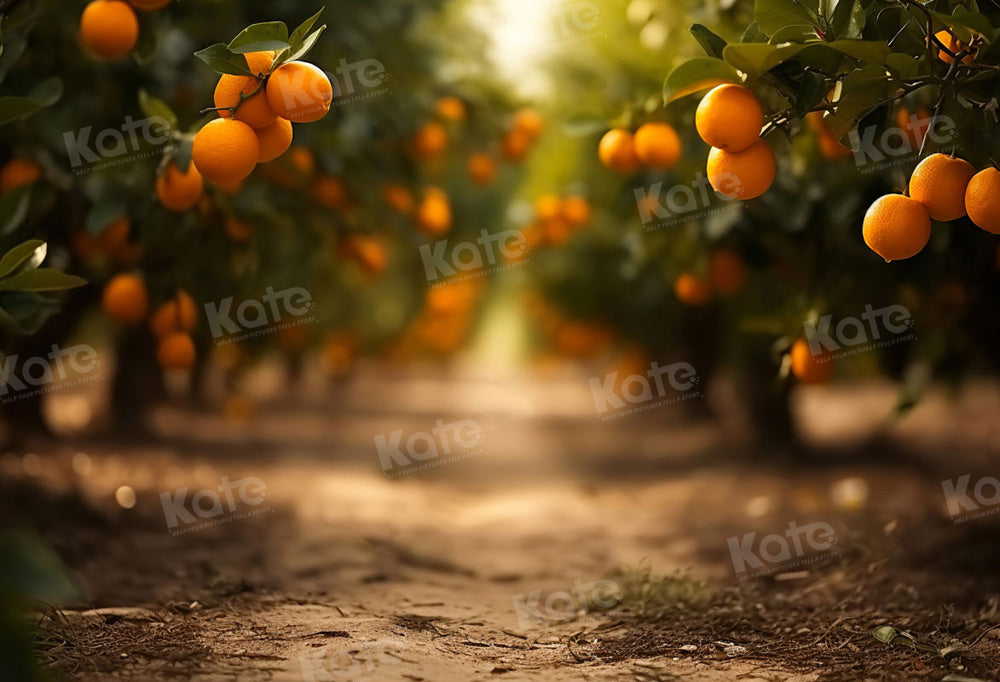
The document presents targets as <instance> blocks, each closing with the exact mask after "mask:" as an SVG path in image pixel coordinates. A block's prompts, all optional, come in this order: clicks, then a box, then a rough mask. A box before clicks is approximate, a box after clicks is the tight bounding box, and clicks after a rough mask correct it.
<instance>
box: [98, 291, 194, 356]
mask: <svg viewBox="0 0 1000 682" xmlns="http://www.w3.org/2000/svg"><path fill="white" fill-rule="evenodd" d="M101 307H102V308H103V309H104V314H105V315H107V316H108V319H110V320H111V321H112V322H114V323H115V324H119V325H123V326H131V325H136V324H139V323H140V322H142V321H143V320H144V319H146V315H147V313H148V312H149V292H148V291H147V290H146V283H145V282H144V281H143V279H142V278H141V277H139V276H138V275H134V274H131V273H121V274H118V275H115V276H114V277H112V278H111V280H110V281H109V282H108V284H107V285H106V286H105V287H104V292H103V293H102V295H101ZM197 323H198V310H197V307H196V305H195V302H194V299H192V298H191V296H190V295H189V294H188V293H187V292H185V291H183V290H178V291H177V292H176V293H175V294H174V295H173V296H172V297H171V298H170V299H169V300H167V301H166V302H165V303H163V305H161V306H160V307H159V308H157V309H156V311H155V312H154V313H153V315H152V317H151V318H150V321H149V325H150V329H151V330H152V332H153V334H154V335H155V336H156V337H157V339H158V340H159V341H158V345H157V349H156V359H157V362H159V364H160V366H161V367H163V368H164V369H187V368H189V367H191V365H193V364H194V360H195V355H196V352H195V346H194V341H193V340H192V339H191V332H192V331H193V330H194V328H195V327H196V326H197Z"/></svg>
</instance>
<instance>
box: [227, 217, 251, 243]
mask: <svg viewBox="0 0 1000 682" xmlns="http://www.w3.org/2000/svg"><path fill="white" fill-rule="evenodd" d="M223 229H224V230H225V231H226V235H228V236H229V238H230V239H232V240H233V241H234V242H245V241H249V240H250V237H251V235H253V228H252V227H250V224H249V223H247V222H246V221H243V220H240V219H239V218H235V217H233V216H230V217H228V218H226V222H225V223H224V224H223Z"/></svg>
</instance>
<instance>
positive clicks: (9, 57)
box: [0, 33, 28, 82]
mask: <svg viewBox="0 0 1000 682" xmlns="http://www.w3.org/2000/svg"><path fill="white" fill-rule="evenodd" d="M0 47H3V52H2V53H0V82H2V81H3V79H4V78H6V77H7V74H8V73H9V72H10V70H11V68H13V66H14V65H15V64H16V63H17V62H18V61H19V60H20V59H21V56H22V55H23V54H24V50H25V48H27V47H28V41H27V39H25V38H24V37H23V36H22V35H20V34H17V33H15V34H13V35H9V36H7V37H5V38H4V39H3V45H0Z"/></svg>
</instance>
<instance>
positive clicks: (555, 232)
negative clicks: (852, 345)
mask: <svg viewBox="0 0 1000 682" xmlns="http://www.w3.org/2000/svg"><path fill="white" fill-rule="evenodd" d="M542 229H543V230H544V233H543V234H544V237H545V241H547V242H548V243H549V244H551V245H552V246H562V245H563V244H565V243H566V242H568V241H569V240H570V238H571V237H572V236H573V226H572V225H570V223H569V221H568V220H566V219H565V218H564V217H562V216H561V215H557V216H556V217H555V218H553V219H551V220H546V221H545V222H544V223H543V224H542Z"/></svg>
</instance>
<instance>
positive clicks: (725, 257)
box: [708, 249, 747, 296]
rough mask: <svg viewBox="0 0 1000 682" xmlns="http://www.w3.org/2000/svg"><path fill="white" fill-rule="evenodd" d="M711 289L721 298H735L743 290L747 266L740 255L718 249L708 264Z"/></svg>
mask: <svg viewBox="0 0 1000 682" xmlns="http://www.w3.org/2000/svg"><path fill="white" fill-rule="evenodd" d="M708 271H709V279H710V280H711V283H712V288H713V289H714V290H715V291H717V292H719V293H720V294H722V295H723V296H735V295H736V294H738V293H739V292H740V291H741V290H742V289H743V284H744V282H746V279H747V266H746V263H744V262H743V258H742V257H741V256H740V254H738V253H736V252H735V251H730V250H729V249H719V250H718V251H716V252H714V253H713V254H712V259H711V262H710V263H709V269H708Z"/></svg>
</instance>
